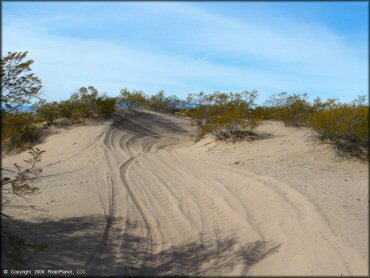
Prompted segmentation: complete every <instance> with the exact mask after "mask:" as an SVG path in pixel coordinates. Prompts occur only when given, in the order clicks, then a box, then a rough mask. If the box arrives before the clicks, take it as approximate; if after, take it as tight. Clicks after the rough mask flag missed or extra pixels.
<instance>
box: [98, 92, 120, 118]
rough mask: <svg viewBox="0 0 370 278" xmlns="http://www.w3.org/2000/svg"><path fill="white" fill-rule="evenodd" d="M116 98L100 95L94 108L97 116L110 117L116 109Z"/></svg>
mask: <svg viewBox="0 0 370 278" xmlns="http://www.w3.org/2000/svg"><path fill="white" fill-rule="evenodd" d="M116 103H117V98H114V97H108V96H101V97H99V98H98V99H97V103H96V109H97V113H98V115H99V116H102V117H104V118H111V117H112V116H113V113H114V111H115V109H116Z"/></svg>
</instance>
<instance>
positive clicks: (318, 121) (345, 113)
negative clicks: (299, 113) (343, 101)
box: [310, 105, 369, 156]
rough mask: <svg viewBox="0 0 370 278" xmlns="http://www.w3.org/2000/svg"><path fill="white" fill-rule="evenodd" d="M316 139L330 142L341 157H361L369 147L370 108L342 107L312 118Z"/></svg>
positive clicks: (324, 111)
mask: <svg viewBox="0 0 370 278" xmlns="http://www.w3.org/2000/svg"><path fill="white" fill-rule="evenodd" d="M310 124H311V126H312V128H313V130H314V131H315V132H316V138H317V139H319V140H322V141H327V142H329V143H330V144H331V145H332V146H333V148H334V150H335V151H336V153H337V154H338V155H339V156H361V155H362V154H363V153H364V152H365V151H366V150H367V148H368V145H369V129H368V127H369V107H368V106H366V105H340V106H337V107H335V108H331V109H327V108H326V109H321V110H319V111H317V112H316V113H314V114H313V115H312V117H311V120H310Z"/></svg>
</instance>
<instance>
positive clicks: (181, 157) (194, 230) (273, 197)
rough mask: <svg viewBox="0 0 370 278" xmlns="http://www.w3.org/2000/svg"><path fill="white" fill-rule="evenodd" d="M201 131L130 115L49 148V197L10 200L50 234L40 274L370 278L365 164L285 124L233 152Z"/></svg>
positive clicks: (22, 218) (173, 120)
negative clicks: (339, 156) (195, 135)
mask: <svg viewBox="0 0 370 278" xmlns="http://www.w3.org/2000/svg"><path fill="white" fill-rule="evenodd" d="M192 129H193V128H192V127H191V125H190V121H188V120H186V119H183V118H179V117H173V116H169V115H164V114H159V113H154V112H143V111H136V112H134V111H131V112H121V113H120V114H119V115H117V116H116V117H115V119H114V121H113V123H112V124H111V125H110V124H109V123H105V124H100V125H95V126H94V125H88V126H83V127H77V128H73V129H70V130H67V131H62V132H61V133H60V134H55V135H52V136H50V137H48V139H47V140H46V142H45V143H43V144H41V145H40V148H42V149H46V153H45V156H44V159H43V165H44V166H45V170H44V175H45V177H44V178H42V179H41V180H40V181H39V182H38V186H39V187H40V193H39V195H38V196H35V197H32V198H30V199H29V201H28V203H26V204H25V203H24V200H21V199H19V198H16V197H9V198H11V200H10V201H11V202H10V204H9V205H8V206H7V207H6V208H5V211H4V212H6V213H7V214H9V215H11V216H15V217H16V219H18V220H19V223H18V225H23V226H27V227H29V228H31V229H32V228H33V229H37V230H38V231H40V233H41V232H43V233H44V238H43V239H44V240H45V241H46V242H47V243H48V244H49V248H48V249H46V251H44V252H40V254H38V255H37V257H35V258H34V260H33V261H32V265H37V266H44V267H46V266H47V267H51V266H56V265H58V266H59V267H61V266H65V267H66V268H67V267H68V268H71V267H75V268H81V267H83V268H86V269H87V272H88V273H90V274H94V275H123V274H124V275H338V276H339V275H367V274H368V266H367V263H366V261H367V258H368V253H367V251H368V250H367V246H368V244H367V234H368V226H367V219H368V218H367V212H368V200H367V194H368V193H367V192H368V188H367V164H366V163H362V162H359V161H336V160H335V159H333V155H332V153H331V151H330V150H329V149H328V148H326V147H325V146H324V145H313V144H311V143H310V141H309V140H306V139H307V135H308V134H309V130H308V129H296V128H288V127H284V126H283V125H282V124H281V123H274V122H266V123H264V124H263V125H262V126H260V127H259V128H258V131H259V132H267V133H270V134H271V136H269V137H267V138H266V139H263V140H258V141H255V142H242V143H239V144H235V145H233V144H225V143H221V142H218V141H215V140H214V139H212V137H211V136H208V137H206V138H204V139H202V140H200V141H199V142H197V143H194V140H193V139H192V138H191V136H190V134H192V132H193V130H192ZM24 157H25V154H24V153H22V154H20V155H17V156H12V157H7V158H6V159H4V164H6V165H10V164H11V163H12V162H14V161H19V160H20V159H24ZM323 192H325V193H323ZM358 199H359V201H358ZM52 200H54V201H53V202H51V201H52ZM30 206H31V207H32V206H33V209H32V210H31V211H30V210H29V209H27V208H26V207H30ZM36 238H39V237H37V236H36ZM56 254H57V255H56Z"/></svg>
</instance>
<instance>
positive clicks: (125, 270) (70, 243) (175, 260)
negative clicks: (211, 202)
mask: <svg viewBox="0 0 370 278" xmlns="http://www.w3.org/2000/svg"><path fill="white" fill-rule="evenodd" d="M2 222H3V223H2V235H3V236H2V262H3V263H2V269H66V270H68V269H72V270H74V272H75V273H76V271H77V269H86V270H87V275H90V276H91V275H94V276H96V275H98V276H100V275H104V276H112V275H119V276H137V275H139V276H163V275H186V276H189V275H196V276H199V275H210V274H213V275H217V274H218V273H220V272H219V271H221V270H222V271H223V273H225V271H226V273H225V274H227V272H228V271H231V270H232V269H233V268H234V267H235V266H236V265H237V264H240V263H243V264H244V273H247V272H248V269H249V268H250V267H251V266H253V265H254V264H256V263H258V262H260V261H261V260H263V259H264V258H266V257H267V256H269V255H271V254H273V253H275V252H278V250H279V247H280V246H281V244H277V243H275V242H272V241H254V242H250V243H248V244H245V245H244V246H240V245H239V244H238V242H237V240H236V239H235V238H233V237H230V238H224V239H219V240H217V241H215V240H213V241H210V242H208V243H207V242H206V243H205V242H202V243H201V242H199V241H195V242H192V243H186V244H182V245H178V246H172V247H170V248H168V249H165V250H163V251H161V252H159V253H156V254H153V253H152V252H151V251H150V250H151V248H150V246H148V238H146V237H141V236H137V235H135V234H134V233H131V234H130V233H129V232H128V233H121V234H119V233H117V235H118V237H119V240H114V241H113V242H115V244H116V246H113V248H112V246H110V247H111V248H109V249H107V248H106V249H102V250H103V252H102V253H101V254H94V252H95V253H96V251H97V250H99V245H102V243H103V242H102V241H104V237H103V231H104V230H107V229H106V225H109V224H107V222H106V219H105V218H103V217H101V216H86V217H74V218H68V219H64V220H60V221H49V220H43V221H40V222H37V223H35V222H27V221H23V220H15V219H8V218H4V219H2ZM127 225H128V226H129V225H131V224H130V223H127ZM127 225H126V226H127ZM106 238H107V237H106ZM108 238H109V236H108ZM149 245H150V243H149ZM100 251H101V250H100ZM93 254H94V255H95V257H98V260H95V262H100V264H94V265H90V266H89V265H88V261H89V260H91V257H92V255H93ZM117 254H119V255H120V256H117Z"/></svg>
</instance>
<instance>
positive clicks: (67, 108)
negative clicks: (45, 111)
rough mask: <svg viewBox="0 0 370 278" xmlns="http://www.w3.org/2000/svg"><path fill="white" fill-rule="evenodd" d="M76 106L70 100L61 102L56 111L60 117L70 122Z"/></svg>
mask: <svg viewBox="0 0 370 278" xmlns="http://www.w3.org/2000/svg"><path fill="white" fill-rule="evenodd" d="M76 108H77V105H76V103H74V102H73V101H72V100H70V99H68V100H63V101H61V102H59V105H58V111H59V113H60V115H61V116H62V117H65V118H67V119H70V120H72V118H73V116H74V114H75V113H76Z"/></svg>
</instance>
